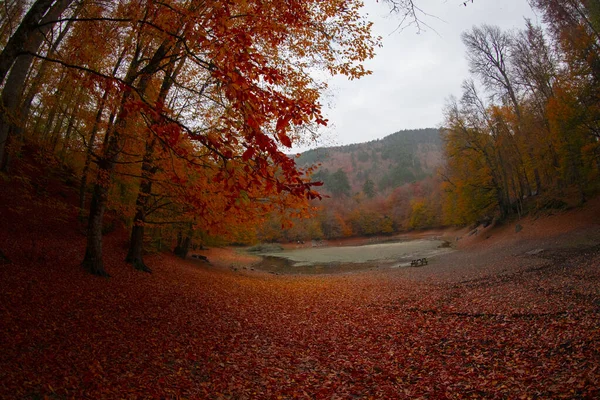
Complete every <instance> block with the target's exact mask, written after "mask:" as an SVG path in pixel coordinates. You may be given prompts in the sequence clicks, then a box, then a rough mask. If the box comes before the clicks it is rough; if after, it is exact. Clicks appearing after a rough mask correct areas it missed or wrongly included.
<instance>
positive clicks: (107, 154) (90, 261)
mask: <svg viewBox="0 0 600 400" xmlns="http://www.w3.org/2000/svg"><path fill="white" fill-rule="evenodd" d="M167 44H168V43H167V42H166V41H165V42H163V44H161V46H160V47H159V48H158V49H157V50H156V52H155V53H154V56H153V57H152V59H151V60H150V62H149V63H148V65H147V66H146V67H145V68H143V69H142V71H138V67H139V62H140V61H139V56H140V54H141V49H140V46H138V47H137V49H136V53H135V55H134V57H133V60H132V61H131V64H130V66H129V69H128V72H127V75H126V77H125V82H126V83H127V84H129V85H131V84H133V83H134V82H135V80H136V79H137V77H139V76H140V75H141V78H140V81H139V83H138V85H137V93H139V94H140V95H143V94H144V93H145V92H146V89H147V88H148V85H149V84H150V80H151V78H152V76H153V75H154V74H155V73H156V72H157V71H158V70H159V69H160V61H161V60H163V58H164V56H165V54H166V53H167V50H168V46H167ZM132 98H133V93H132V91H131V90H130V89H126V91H125V92H124V93H123V97H122V99H121V104H120V105H119V114H118V116H117V119H116V121H115V129H114V130H113V132H112V134H111V135H110V138H108V139H107V140H108V141H107V146H106V147H105V151H104V156H103V158H102V160H101V162H99V163H98V179H97V181H96V185H95V186H94V193H93V196H92V202H91V204H92V205H91V206H90V217H89V225H88V242H87V246H88V248H87V249H86V253H85V258H84V259H83V265H84V267H85V268H86V269H87V270H88V271H90V272H91V273H95V271H97V270H99V271H102V272H104V267H103V265H102V251H101V247H102V235H100V237H99V238H98V236H97V232H98V231H99V232H102V215H103V214H104V210H105V209H106V203H107V200H108V190H109V188H110V184H111V182H112V174H113V170H114V167H115V164H116V162H117V157H118V155H119V152H120V150H121V147H122V145H123V143H122V141H123V140H124V139H123V133H124V132H125V130H126V129H127V120H126V118H127V110H126V106H127V104H128V103H129V101H130V100H131V99H132ZM105 139H106V138H105ZM95 208H97V210H96V209H95ZM97 215H99V216H100V218H97ZM98 242H99V246H100V250H99V249H98V248H97V244H98ZM98 255H99V259H98ZM104 273H106V272H104Z"/></svg>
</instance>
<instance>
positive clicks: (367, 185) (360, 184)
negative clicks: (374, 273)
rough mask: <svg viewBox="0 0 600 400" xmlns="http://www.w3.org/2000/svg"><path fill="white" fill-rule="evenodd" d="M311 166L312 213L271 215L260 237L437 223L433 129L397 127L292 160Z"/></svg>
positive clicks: (437, 159)
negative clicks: (315, 185)
mask: <svg viewBox="0 0 600 400" xmlns="http://www.w3.org/2000/svg"><path fill="white" fill-rule="evenodd" d="M297 163H298V164H299V165H301V166H303V167H304V168H308V167H309V166H316V170H315V171H316V172H315V173H314V174H313V175H312V177H311V178H312V180H314V181H320V182H323V186H322V187H320V188H319V190H320V192H322V193H323V194H324V195H325V197H324V198H323V199H321V200H319V201H313V202H312V203H311V204H312V206H313V210H312V215H313V217H312V218H308V219H307V218H295V219H294V225H293V226H291V227H287V228H286V229H283V230H282V229H281V226H282V225H284V226H285V221H284V219H283V218H282V217H281V216H280V215H274V214H273V215H271V218H270V219H269V221H268V222H267V223H266V224H265V225H264V226H263V227H262V229H260V230H259V235H258V238H259V239H260V240H265V241H273V240H276V241H296V240H307V239H323V238H326V239H332V238H340V237H346V236H365V235H366V236H371V235H390V234H393V233H397V232H401V231H406V230H411V229H415V228H428V227H434V226H440V225H442V223H443V221H442V219H441V209H442V203H441V200H442V194H441V192H440V191H441V180H440V178H439V175H438V169H439V167H441V166H442V165H443V146H442V141H441V138H440V131H439V130H438V129H433V128H428V129H417V130H403V131H399V132H396V133H394V134H392V135H389V136H386V137H384V138H383V139H380V140H373V141H370V142H366V143H357V144H351V145H347V146H338V147H330V148H319V149H315V150H309V151H307V152H305V153H303V154H301V156H300V157H299V158H298V159H297Z"/></svg>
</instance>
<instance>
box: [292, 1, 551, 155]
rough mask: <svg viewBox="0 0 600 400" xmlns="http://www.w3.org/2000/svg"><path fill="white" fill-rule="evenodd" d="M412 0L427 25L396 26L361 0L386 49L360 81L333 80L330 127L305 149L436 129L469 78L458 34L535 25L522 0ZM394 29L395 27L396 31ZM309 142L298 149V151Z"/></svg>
mask: <svg viewBox="0 0 600 400" xmlns="http://www.w3.org/2000/svg"><path fill="white" fill-rule="evenodd" d="M463 1H464V0H415V4H418V5H419V6H420V7H421V9H422V10H423V11H425V12H427V13H428V14H429V15H431V16H423V15H421V18H422V19H423V20H424V22H425V23H427V24H428V25H429V26H430V28H427V27H425V32H421V33H420V34H417V33H416V29H415V28H414V27H405V29H404V30H402V31H397V30H396V28H397V26H398V23H399V17H398V16H395V15H390V14H389V11H388V8H387V7H386V5H385V4H382V2H381V1H379V3H377V2H376V1H375V0H365V3H366V5H365V8H364V10H365V12H367V13H368V14H369V19H370V20H371V21H373V22H374V31H375V34H376V35H380V36H382V37H383V48H381V49H378V50H377V55H376V56H375V58H374V59H373V60H370V61H369V62H368V63H367V67H368V68H369V69H370V70H372V71H373V74H372V75H370V76H367V77H365V78H362V79H360V80H354V81H347V80H346V79H343V78H333V79H331V80H330V81H329V85H330V93H328V95H327V96H326V97H325V98H323V104H324V105H325V113H326V116H327V118H328V119H329V127H328V128H326V129H325V130H324V131H323V135H322V138H321V139H320V140H319V142H318V143H317V144H313V145H311V146H310V148H314V147H321V146H334V145H343V144H350V143H359V142H366V141H369V140H373V139H377V138H382V137H384V136H387V135H389V134H392V133H394V132H397V131H399V130H402V129H414V128H429V127H439V126H440V125H441V123H442V109H443V107H444V103H445V99H447V98H448V97H449V96H450V95H453V94H454V95H456V96H459V95H460V92H461V90H460V85H461V83H462V82H463V80H464V79H466V78H467V77H468V76H469V71H468V66H467V63H466V61H465V47H464V45H463V44H462V42H461V39H460V34H461V32H463V31H465V30H468V29H470V28H471V27H472V26H473V25H481V24H484V23H485V24H489V25H497V26H499V27H501V28H503V29H521V28H523V27H524V26H525V22H524V17H527V18H530V19H531V20H532V21H533V22H534V23H538V22H539V16H537V15H536V14H534V12H533V11H532V10H531V8H530V7H529V5H528V4H527V0H475V1H474V2H473V3H471V2H470V1H469V3H468V4H467V6H466V7H465V6H464V5H463ZM395 30H396V31H395ZM307 148H308V147H302V148H299V149H298V150H299V151H302V150H305V149H307Z"/></svg>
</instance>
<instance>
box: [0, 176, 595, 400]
mask: <svg viewBox="0 0 600 400" xmlns="http://www.w3.org/2000/svg"><path fill="white" fill-rule="evenodd" d="M7 182H8V181H7V180H5V181H3V182H1V183H0V186H1V187H0V204H2V208H1V209H0V221H1V222H0V250H2V252H3V254H4V256H5V257H6V259H2V260H0V343H1V351H0V398H11V399H12V398H24V399H44V398H49V399H69V398H77V399H85V398H87V399H103V398H105V399H115V398H123V399H135V398H157V399H158V398H189V399H196V398H208V399H221V398H224V399H257V398H261V399H262V398H266V399H279V398H283V399H289V398H307V399H314V398H320V399H350V398H357V399H368V398H390V399H392V398H393V399H401V398H406V399H416V398H427V399H431V398H440V399H444V398H465V397H466V398H486V399H487V398H499V399H500V398H502V399H504V398H524V399H526V398H547V399H556V398H573V399H581V398H590V399H592V398H599V397H600V224H599V223H600V218H599V216H600V212H599V211H600V199H597V200H595V201H590V202H589V203H588V204H587V205H586V206H585V207H583V208H580V209H576V210H571V211H566V212H561V213H557V214H556V215H546V216H543V217H540V218H537V219H535V218H526V219H523V220H521V221H519V224H520V225H521V226H522V230H520V231H519V232H516V229H515V223H513V224H506V225H504V226H500V227H498V226H496V227H490V228H486V229H484V230H480V231H478V232H477V234H473V235H471V236H468V233H466V231H462V232H455V231H452V232H449V233H448V235H449V236H452V237H454V244H455V245H456V247H457V249H458V251H455V252H453V253H450V254H447V255H445V256H444V257H440V258H438V259H436V260H435V262H432V263H430V264H429V265H427V266H424V267H421V268H385V269H374V270H367V271H358V272H352V273H342V274H321V275H274V274H269V273H266V272H262V271H259V270H252V269H251V268H252V265H253V263H255V262H256V259H255V258H253V257H251V256H247V255H244V254H239V253H236V252H235V251H233V250H231V249H213V250H214V251H213V253H212V255H211V264H206V263H202V262H199V261H192V260H180V259H177V258H175V257H173V256H171V255H167V254H158V255H153V256H149V257H148V259H147V263H148V265H149V266H151V267H152V269H153V271H154V272H153V273H152V274H147V273H143V272H138V271H135V270H134V269H133V268H132V267H131V266H129V265H127V264H125V263H124V262H123V259H124V257H125V252H126V235H125V232H123V231H121V230H119V229H116V230H115V231H113V232H112V233H109V234H107V235H106V236H105V242H104V254H105V263H106V269H107V271H108V272H109V273H110V274H111V278H109V279H106V278H98V277H94V276H90V275H88V274H86V273H85V272H84V271H83V270H82V268H81V266H80V262H81V260H82V258H83V254H84V245H85V238H84V237H83V235H82V233H81V228H80V226H79V224H78V222H77V218H76V210H75V208H74V207H69V206H66V205H64V203H63V202H61V201H59V200H52V199H60V198H67V197H69V196H71V194H72V193H71V192H72V191H74V190H75V189H74V188H71V189H72V190H71V189H68V188H67V189H65V188H62V187H58V186H57V187H53V186H52V184H49V185H47V186H45V188H46V189H39V185H37V184H36V183H35V182H32V181H26V180H25V181H23V182H16V181H15V180H11V181H10V182H8V183H7ZM20 188H24V189H23V190H21V189H20ZM32 190H34V191H36V193H34V194H32V192H31V191H32ZM70 190H71V192H70ZM61 193H63V194H62V195H61ZM458 236H462V238H461V239H460V240H458V241H456V237H458ZM244 268H245V269H244Z"/></svg>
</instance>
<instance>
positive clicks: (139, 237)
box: [125, 138, 156, 272]
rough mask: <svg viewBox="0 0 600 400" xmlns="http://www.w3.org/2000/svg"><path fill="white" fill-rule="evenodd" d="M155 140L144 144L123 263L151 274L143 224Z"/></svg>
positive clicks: (152, 166)
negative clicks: (129, 236) (138, 185)
mask: <svg viewBox="0 0 600 400" xmlns="http://www.w3.org/2000/svg"><path fill="white" fill-rule="evenodd" d="M155 145H156V138H153V140H152V142H150V143H147V144H146V153H145V154H144V160H143V162H142V181H141V182H140V189H139V191H138V196H137V199H136V201H135V209H136V211H135V217H134V219H133V228H132V229H131V240H130V242H129V251H128V252H127V257H126V258H125V262H127V263H130V264H133V266H134V267H135V268H136V269H139V270H140V271H144V272H152V270H151V269H150V268H148V266H146V263H145V262H144V257H143V256H144V254H143V252H144V223H145V222H146V207H147V205H148V199H149V197H150V195H151V194H152V177H153V176H154V174H155V173H156V167H154V165H153V160H152V156H153V153H154V146H155Z"/></svg>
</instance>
